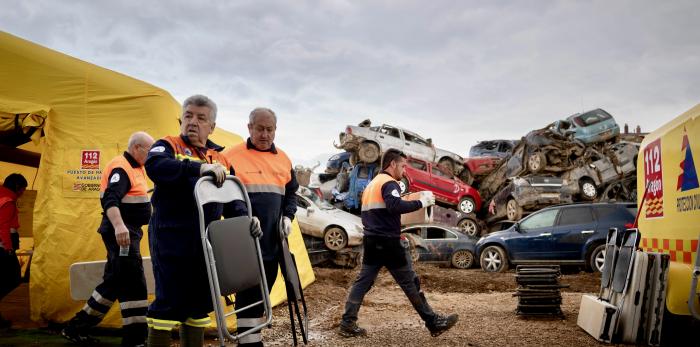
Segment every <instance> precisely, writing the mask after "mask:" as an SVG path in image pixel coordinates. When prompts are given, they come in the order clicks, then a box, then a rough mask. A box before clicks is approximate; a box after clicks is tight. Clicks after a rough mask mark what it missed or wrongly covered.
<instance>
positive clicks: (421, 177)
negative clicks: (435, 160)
mask: <svg viewBox="0 0 700 347" xmlns="http://www.w3.org/2000/svg"><path fill="white" fill-rule="evenodd" d="M408 166H410V167H411V169H409V170H410V173H409V170H406V171H407V173H409V175H410V179H411V181H412V184H413V187H411V188H410V189H409V190H410V191H420V190H432V189H431V188H430V173H429V172H428V164H427V163H426V162H424V161H422V160H417V159H413V158H409V159H408Z"/></svg>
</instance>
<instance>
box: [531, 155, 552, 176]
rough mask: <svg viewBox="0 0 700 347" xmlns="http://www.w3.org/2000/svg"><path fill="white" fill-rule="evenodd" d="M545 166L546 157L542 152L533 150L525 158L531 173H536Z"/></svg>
mask: <svg viewBox="0 0 700 347" xmlns="http://www.w3.org/2000/svg"><path fill="white" fill-rule="evenodd" d="M545 166H547V157H545V155H544V153H542V152H535V153H532V154H530V156H529V157H528V158H527V168H528V169H529V170H530V172H532V173H538V172H540V171H542V170H543V169H544V167H545Z"/></svg>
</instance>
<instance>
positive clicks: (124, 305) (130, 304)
mask: <svg viewBox="0 0 700 347" xmlns="http://www.w3.org/2000/svg"><path fill="white" fill-rule="evenodd" d="M119 307H120V308H121V309H122V310H128V309H130V308H143V307H148V300H138V301H125V302H121V303H119Z"/></svg>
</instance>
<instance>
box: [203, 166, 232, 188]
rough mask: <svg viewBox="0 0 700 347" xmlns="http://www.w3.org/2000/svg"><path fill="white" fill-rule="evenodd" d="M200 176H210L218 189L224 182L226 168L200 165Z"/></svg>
mask: <svg viewBox="0 0 700 347" xmlns="http://www.w3.org/2000/svg"><path fill="white" fill-rule="evenodd" d="M199 175H200V176H206V175H211V176H212V177H214V182H215V183H216V185H217V186H218V187H221V186H222V185H223V184H224V181H225V180H226V168H225V167H224V166H223V165H221V164H202V167H201V168H200V169H199Z"/></svg>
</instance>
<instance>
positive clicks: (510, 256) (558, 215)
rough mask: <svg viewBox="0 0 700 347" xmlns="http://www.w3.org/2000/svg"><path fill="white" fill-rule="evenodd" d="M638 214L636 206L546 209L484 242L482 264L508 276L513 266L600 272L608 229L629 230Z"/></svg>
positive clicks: (481, 241) (481, 244)
mask: <svg viewBox="0 0 700 347" xmlns="http://www.w3.org/2000/svg"><path fill="white" fill-rule="evenodd" d="M636 211H637V205H636V204H634V203H588V204H571V205H558V206H551V207H547V208H544V209H542V210H539V211H537V212H535V213H533V214H531V215H529V216H527V217H525V218H523V219H522V220H521V221H519V222H517V223H515V224H513V226H511V227H510V228H509V229H506V230H503V231H498V232H495V233H491V234H488V235H486V236H484V237H482V238H481V239H479V241H478V242H477V243H476V253H477V259H479V261H480V264H481V268H482V269H483V270H484V271H487V272H504V271H506V270H508V266H509V264H513V265H518V264H560V265H584V266H585V267H586V269H587V270H589V271H590V270H594V271H601V270H602V267H603V262H604V260H605V238H606V235H607V232H608V229H610V228H613V227H614V228H620V229H624V228H625V227H629V226H630V225H631V224H632V223H633V222H634V218H635V215H636Z"/></svg>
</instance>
